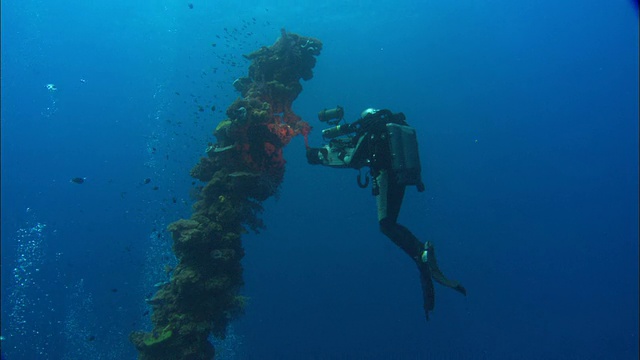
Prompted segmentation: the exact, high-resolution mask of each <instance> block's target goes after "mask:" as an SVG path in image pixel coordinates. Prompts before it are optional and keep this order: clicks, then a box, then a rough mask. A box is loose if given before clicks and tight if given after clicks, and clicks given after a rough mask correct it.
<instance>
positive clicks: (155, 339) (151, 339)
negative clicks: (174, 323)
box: [142, 325, 173, 346]
mask: <svg viewBox="0 0 640 360" xmlns="http://www.w3.org/2000/svg"><path fill="white" fill-rule="evenodd" d="M170 326H171V325H167V326H165V328H164V329H162V331H161V332H160V334H158V333H156V332H153V333H151V334H146V335H145V336H144V339H143V340H142V341H143V342H144V344H145V345H147V346H154V345H157V344H159V343H161V342H163V341H165V340H167V339H169V338H170V337H171V335H173V331H171V329H169V327H170Z"/></svg>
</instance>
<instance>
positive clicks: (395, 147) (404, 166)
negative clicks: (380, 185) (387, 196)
mask: <svg viewBox="0 0 640 360" xmlns="http://www.w3.org/2000/svg"><path fill="white" fill-rule="evenodd" d="M386 126H387V133H388V134H389V150H390V153H391V154H390V155H391V159H390V160H391V170H393V173H394V174H395V176H396V180H397V181H398V184H400V185H416V186H417V187H418V191H424V184H423V183H422V168H421V166H420V154H419V152H418V139H417V137H416V130H415V129H414V128H412V127H410V126H405V125H399V124H394V123H387V124H386Z"/></svg>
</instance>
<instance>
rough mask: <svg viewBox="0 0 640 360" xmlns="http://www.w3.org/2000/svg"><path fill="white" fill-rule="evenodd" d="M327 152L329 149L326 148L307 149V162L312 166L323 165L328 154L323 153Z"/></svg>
mask: <svg viewBox="0 0 640 360" xmlns="http://www.w3.org/2000/svg"><path fill="white" fill-rule="evenodd" d="M323 150H324V152H325V153H326V152H327V149H324V148H312V147H310V148H307V162H309V164H311V165H322V164H323V160H324V159H326V158H327V154H325V153H323V152H322V151H323Z"/></svg>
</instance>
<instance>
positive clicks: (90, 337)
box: [87, 335, 96, 341]
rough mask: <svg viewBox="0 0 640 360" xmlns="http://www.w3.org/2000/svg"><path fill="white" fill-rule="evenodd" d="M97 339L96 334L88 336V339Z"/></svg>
mask: <svg viewBox="0 0 640 360" xmlns="http://www.w3.org/2000/svg"><path fill="white" fill-rule="evenodd" d="M95 339H96V336H95V335H89V336H87V341H93V340H95Z"/></svg>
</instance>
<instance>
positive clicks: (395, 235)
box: [307, 110, 466, 319]
mask: <svg viewBox="0 0 640 360" xmlns="http://www.w3.org/2000/svg"><path fill="white" fill-rule="evenodd" d="M389 123H394V124H398V125H402V126H407V123H406V122H405V121H404V115H402V114H396V115H394V114H392V113H391V112H390V111H388V110H380V111H378V112H377V113H375V114H373V115H368V116H367V117H365V118H363V119H360V120H358V121H357V122H356V123H354V124H355V126H353V129H354V132H355V133H356V136H354V137H351V138H348V139H333V140H332V141H331V142H330V143H329V145H327V146H325V147H323V148H309V149H307V159H308V160H309V163H311V164H322V165H326V166H332V167H351V168H356V169H360V168H362V167H364V166H369V167H370V168H371V176H372V177H373V179H374V181H373V192H374V195H376V203H377V207H378V222H379V224H380V230H381V231H382V233H384V234H385V235H386V236H387V237H388V238H389V239H391V241H393V243H394V244H396V245H397V246H398V247H399V248H400V249H402V251H404V252H405V253H406V254H407V255H409V257H411V259H413V261H414V262H415V263H416V265H417V266H418V270H419V271H420V282H421V284H422V294H423V301H424V305H423V306H424V313H425V316H426V318H427V319H429V311H431V310H433V308H434V304H435V296H434V288H433V282H432V280H431V279H432V278H433V279H435V280H436V281H437V282H438V283H440V284H442V285H444V286H447V287H450V288H452V289H454V290H456V291H458V292H460V293H462V294H463V295H465V296H466V290H465V288H464V287H463V286H462V285H461V284H460V283H459V282H457V281H453V280H449V279H447V278H446V277H445V276H444V274H443V273H442V271H440V269H439V268H438V263H437V261H436V258H435V249H434V247H433V244H431V243H430V242H427V243H426V244H423V243H422V242H420V240H418V239H417V238H416V237H415V235H413V234H412V233H411V231H409V229H407V228H406V227H404V226H402V225H400V224H398V222H397V220H398V215H399V213H400V208H401V207H402V200H403V198H404V192H405V188H406V186H407V185H406V184H404V183H401V181H404V180H406V179H404V180H402V176H400V175H401V174H398V172H396V171H395V170H394V169H393V166H392V155H391V148H390V140H389V132H388V131H387V127H386V125H387V124H389ZM415 151H416V152H417V146H416V149H415ZM416 156H417V155H416ZM416 176H417V179H414V180H413V183H414V184H415V185H416V186H417V187H418V190H419V191H424V185H423V184H422V181H421V179H420V174H419V170H418V173H417V175H416ZM414 177H415V176H414ZM405 182H406V181H405ZM425 252H426V262H425V261H424V260H423V254H425Z"/></svg>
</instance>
